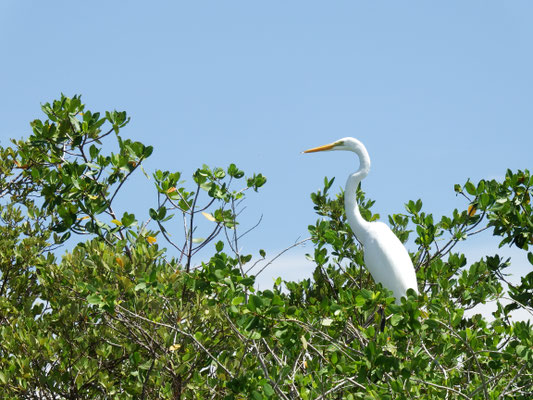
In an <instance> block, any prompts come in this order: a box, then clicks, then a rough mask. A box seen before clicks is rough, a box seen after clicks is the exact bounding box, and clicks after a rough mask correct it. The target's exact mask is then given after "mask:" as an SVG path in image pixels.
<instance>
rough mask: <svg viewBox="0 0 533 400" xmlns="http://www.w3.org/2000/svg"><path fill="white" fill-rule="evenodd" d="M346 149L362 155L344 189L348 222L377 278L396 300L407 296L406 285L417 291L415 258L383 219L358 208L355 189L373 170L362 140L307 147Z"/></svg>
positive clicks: (372, 272)
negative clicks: (371, 217)
mask: <svg viewBox="0 0 533 400" xmlns="http://www.w3.org/2000/svg"><path fill="white" fill-rule="evenodd" d="M329 150H345V151H352V152H354V153H355V154H357V155H358V156H359V163H360V165H359V169H358V170H357V171H356V172H354V173H353V174H351V175H350V176H349V177H348V181H347V182H346V189H345V190H344V208H345V211H346V218H347V219H348V224H349V225H350V227H351V228H352V231H353V232H354V233H355V236H356V238H357V240H358V241H359V242H360V243H361V244H362V245H363V252H364V260H365V265H366V268H367V269H368V271H369V272H370V274H371V275H372V277H373V278H374V280H375V281H376V282H379V283H381V284H382V285H383V286H384V287H386V288H387V289H389V290H390V291H392V293H393V294H394V297H395V298H396V303H398V304H399V303H400V299H401V298H402V297H407V289H413V290H414V291H415V292H417V293H418V287H417V283H416V273H415V269H414V267H413V262H412V261H411V257H409V253H408V252H407V250H406V249H405V247H404V245H403V244H402V242H400V240H399V239H398V238H397V237H396V235H395V234H394V233H393V232H392V231H391V229H390V228H389V227H388V226H387V225H386V224H384V223H382V222H368V221H366V220H365V219H364V218H363V217H362V216H361V213H360V212H359V206H358V205H357V199H356V193H357V185H358V184H359V182H361V180H362V179H364V178H365V177H366V176H367V175H368V172H369V171H370V157H369V155H368V152H367V151H366V148H365V146H364V145H363V143H361V142H360V141H359V140H357V139H354V138H351V137H347V138H344V139H340V140H337V141H336V142H333V143H331V144H327V145H324V146H320V147H315V148H312V149H309V150H306V151H304V153H314V152H318V151H329Z"/></svg>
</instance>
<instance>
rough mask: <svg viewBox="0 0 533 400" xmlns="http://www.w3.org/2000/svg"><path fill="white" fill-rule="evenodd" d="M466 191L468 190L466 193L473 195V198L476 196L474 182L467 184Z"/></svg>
mask: <svg viewBox="0 0 533 400" xmlns="http://www.w3.org/2000/svg"><path fill="white" fill-rule="evenodd" d="M465 189H466V191H467V192H468V194H469V195H472V196H475V195H476V187H475V185H474V184H473V183H472V182H470V181H467V182H466V183H465Z"/></svg>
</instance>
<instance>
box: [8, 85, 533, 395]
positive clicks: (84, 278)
mask: <svg viewBox="0 0 533 400" xmlns="http://www.w3.org/2000/svg"><path fill="white" fill-rule="evenodd" d="M43 111H44V112H45V114H46V120H45V121H40V120H36V121H34V122H32V124H31V125H32V130H33V133H32V135H31V136H30V137H29V139H28V140H21V141H16V142H14V147H13V148H10V147H7V148H0V153H1V154H0V155H1V157H0V198H1V199H2V203H1V204H0V218H1V223H0V268H1V269H0V386H1V387H2V393H3V395H4V396H5V397H6V398H71V399H72V398H80V399H81V398H91V399H93V398H101V399H104V398H105V399H107V398H117V399H119V398H120V399H122V398H183V399H203V398H222V399H248V398H252V399H293V398H297V399H333V398H335V399H337V398H338V399H340V398H343V399H372V398H374V399H393V398H435V399H441V398H472V399H474V398H475V399H477V398H481V399H496V398H502V399H504V398H509V399H511V398H513V399H527V398H530V397H531V394H532V393H531V387H532V383H533V382H532V375H531V374H532V370H533V368H532V367H533V351H532V348H533V343H532V337H533V335H532V327H531V323H530V322H513V320H512V318H511V317H510V312H511V311H513V310H517V309H522V310H528V311H529V312H531V311H532V308H533V307H532V304H531V298H532V296H531V294H532V290H533V288H532V284H533V277H532V276H533V275H532V273H529V274H527V275H526V276H524V277H523V278H522V281H521V284H520V285H517V286H513V285H510V284H507V283H506V282H505V276H506V275H505V269H506V268H507V267H508V266H509V260H503V259H502V258H501V257H500V256H498V255H487V256H486V257H483V258H482V259H480V260H477V261H475V262H471V261H469V260H467V259H466V258H465V256H464V255H463V254H460V253H456V252H454V251H453V250H454V247H455V245H456V244H457V243H458V242H459V241H463V240H469V238H470V237H471V236H473V235H475V234H478V233H479V232H481V231H483V230H489V229H490V230H492V232H493V234H494V235H497V236H499V237H500V238H501V245H505V244H509V245H513V246H517V247H519V248H521V249H523V250H524V251H529V245H531V244H533V224H532V213H531V206H530V200H529V199H530V196H531V191H532V189H531V187H532V186H533V178H531V177H530V174H529V172H528V171H518V172H516V173H514V172H512V171H508V172H507V175H506V178H505V180H504V182H496V181H481V182H479V183H478V184H477V185H476V184H474V183H472V182H470V181H468V182H467V183H466V184H465V185H464V186H461V185H457V186H456V188H455V190H456V192H457V193H458V194H461V195H463V196H464V197H465V199H466V204H465V209H464V210H454V211H453V212H452V213H451V215H450V216H443V217H441V218H440V219H438V218H435V217H434V216H433V215H432V214H430V213H428V212H426V211H424V210H423V204H422V201H421V200H418V201H409V202H408V203H407V204H406V211H405V212H406V213H405V214H395V215H392V216H390V217H389V223H390V225H391V227H392V228H393V230H394V231H395V232H396V234H397V235H398V237H399V238H400V239H401V240H402V241H404V242H405V241H407V240H408V239H409V237H410V236H411V239H412V243H415V244H416V246H417V248H416V249H415V252H413V253H412V257H413V260H414V262H415V265H416V269H417V275H418V280H419V289H420V292H421V294H420V295H419V296H416V295H415V293H414V292H413V291H411V292H410V293H409V298H408V299H404V300H403V301H402V304H401V305H396V304H395V303H394V299H393V298H392V297H391V293H390V292H389V291H388V290H386V289H385V288H383V287H381V286H380V285H377V286H376V285H375V284H374V283H373V280H372V278H371V276H370V275H369V274H368V272H367V271H366V269H365V268H364V261H363V253H362V249H361V247H360V245H359V243H358V242H357V240H356V239H355V238H354V235H353V233H352V232H351V229H350V227H349V226H348V225H347V223H346V218H345V215H344V209H343V194H342V193H341V194H340V195H337V196H334V197H333V198H331V197H330V196H329V192H330V191H331V188H332V186H333V179H331V180H330V179H325V181H324V188H323V190H321V191H319V192H317V193H313V194H312V195H311V198H312V201H313V203H314V208H315V210H316V212H317V214H318V215H319V216H320V219H319V220H317V221H316V223H314V224H313V225H310V226H309V231H310V233H311V241H312V242H313V244H314V249H313V252H311V254H309V255H308V258H310V259H312V260H314V262H315V263H316V269H315V271H314V274H313V279H306V280H303V281H301V282H284V281H282V279H281V278H278V279H277V280H276V282H275V284H274V286H273V288H272V289H269V290H263V291H259V290H256V289H255V287H254V282H255V276H253V275H249V274H248V273H247V271H251V270H252V268H253V267H254V266H256V264H257V263H259V262H265V263H266V264H265V266H263V267H262V269H261V270H260V271H262V270H263V269H264V268H266V267H267V266H268V262H269V261H267V260H265V258H266V253H265V252H264V251H263V250H260V252H259V255H260V258H259V259H258V260H257V261H255V262H252V261H253V257H252V255H248V254H241V253H240V252H239V244H238V242H239V240H240V239H241V237H242V236H243V235H241V234H240V233H239V229H240V226H239V224H238V221H237V215H238V213H239V204H241V202H242V201H244V200H245V199H246V195H247V194H248V193H249V192H250V189H252V190H253V191H257V190H258V189H260V188H261V186H263V185H264V184H265V182H266V179H265V177H264V176H263V175H261V174H259V173H257V174H253V175H251V176H248V177H246V176H245V173H244V171H241V170H239V169H238V168H237V166H236V165H235V164H230V165H229V167H227V168H225V169H223V168H212V167H208V166H206V165H204V166H202V167H201V168H199V169H197V170H196V171H195V172H194V173H193V175H192V179H191V181H190V184H187V182H186V181H185V180H184V179H183V177H182V174H181V173H180V172H170V171H159V170H156V171H155V172H153V174H152V176H153V180H154V184H155V193H156V195H157V203H156V204H154V205H153V206H152V207H151V208H150V209H149V210H147V215H148V217H149V220H148V221H146V222H141V221H139V220H138V219H137V218H138V217H137V216H135V215H134V214H132V213H131V210H118V209H116V205H115V202H114V199H115V198H116V195H117V194H118V193H119V191H120V189H121V188H122V187H124V185H125V183H126V181H127V180H128V178H129V177H130V176H131V175H132V174H133V173H134V172H135V171H136V170H137V169H140V168H142V162H143V161H144V159H146V158H147V157H149V156H150V154H151V153H152V148H151V147H150V146H145V145H144V144H141V143H138V142H132V141H130V140H128V139H123V138H122V136H120V134H121V130H122V128H123V127H124V126H125V125H126V124H127V122H128V121H129V119H128V117H127V115H126V113H125V112H116V111H115V112H107V113H105V114H102V115H105V116H101V115H100V114H99V113H92V112H90V111H87V110H85V106H84V105H83V104H82V103H81V100H80V98H79V97H73V98H67V97H64V96H62V98H61V100H59V101H54V102H53V103H52V104H48V103H47V104H45V105H44V106H43ZM108 140H113V142H114V143H115V145H116V146H117V148H118V152H117V153H112V152H107V150H106V149H107V148H108V147H109V144H105V143H104V142H105V141H108ZM357 196H358V200H359V203H360V208H361V213H362V215H363V216H364V217H365V218H366V219H367V220H377V219H378V218H379V215H377V214H374V213H372V210H371V207H372V205H373V201H372V200H369V199H367V198H366V196H365V194H364V193H363V192H362V190H361V188H358V193H357ZM199 219H200V221H202V223H201V224H199V223H198V221H199ZM205 226H207V228H205ZM204 231H205V232H204ZM71 234H74V235H72V236H70V235H71ZM80 234H83V235H85V236H79V235H80ZM69 237H70V239H69ZM74 239H76V240H77V243H76V245H75V246H74V247H73V249H72V250H71V251H64V252H63V253H62V257H61V259H58V258H56V255H58V254H59V247H58V246H59V245H60V244H61V243H64V242H65V241H67V240H70V241H73V240H74ZM162 243H165V244H166V245H168V246H169V249H166V248H164V247H162ZM208 246H209V247H208ZM203 248H204V249H212V254H211V256H210V257H206V258H205V259H204V260H203V262H202V263H201V264H200V265H194V264H193V261H194V260H196V259H194V260H193V256H195V255H197V254H198V251H199V250H201V249H203ZM528 254H529V260H530V262H531V263H532V264H533V255H531V254H532V253H531V252H529V253H528ZM254 270H255V269H254ZM258 273H260V272H258ZM506 288H508V293H507V295H508V296H509V297H510V298H511V302H510V303H509V304H507V305H505V306H504V305H502V304H501V300H502V298H503V297H504V296H505V295H506ZM489 301H494V302H496V305H497V310H496V311H495V312H494V314H493V315H492V317H491V318H490V319H489V318H487V316H483V315H480V314H474V312H475V307H476V306H477V305H480V304H484V303H486V302H489ZM382 307H384V315H385V318H387V321H386V324H385V330H384V331H383V332H382V331H381V330H380V322H381V321H380V318H381V317H380V314H379V313H378V310H379V309H380V308H382ZM472 309H474V312H473V311H472ZM467 311H469V312H467Z"/></svg>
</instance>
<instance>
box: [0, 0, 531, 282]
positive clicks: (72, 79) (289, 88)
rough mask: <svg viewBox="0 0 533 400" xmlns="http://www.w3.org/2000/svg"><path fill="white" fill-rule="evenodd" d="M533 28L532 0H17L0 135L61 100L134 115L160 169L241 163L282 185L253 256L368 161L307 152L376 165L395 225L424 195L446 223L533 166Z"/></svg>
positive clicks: (8, 25)
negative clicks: (338, 142) (330, 180)
mask: <svg viewBox="0 0 533 400" xmlns="http://www.w3.org/2000/svg"><path fill="white" fill-rule="evenodd" d="M532 16H533V3H531V2H530V1H518V0H516V1H512V2H510V1H508V2H502V1H468V2H464V1H446V2H429V1H403V2H377V1H375V2H371V1H336V2H318V1H290V2H286V1H269V2H250V1H203V2H191V1H188V2H184V1H166V2H165V1H158V2H150V3H148V2H140V1H128V2H110V1H105V2H104V1H91V2H70V1H51V2H21V1H14V0H6V1H3V2H1V3H0V32H1V35H0V48H1V54H2V56H3V57H2V62H1V63H0V93H1V95H0V119H1V121H2V129H0V140H1V144H2V145H6V144H7V140H8V138H10V137H17V138H20V137H22V136H27V135H28V133H29V125H28V122H29V121H30V120H32V119H34V118H36V117H40V116H41V113H40V108H39V105H40V103H44V102H46V101H50V100H53V99H55V98H57V97H58V96H59V95H60V93H61V92H63V93H65V94H67V95H72V94H76V93H78V94H82V95H83V100H84V101H85V103H86V104H87V105H88V108H90V109H92V110H101V111H103V110H106V109H119V110H127V111H128V113H129V114H130V115H131V117H132V122H131V124H130V125H129V126H128V128H127V129H126V130H125V131H124V135H127V136H130V137H132V138H134V139H135V140H140V141H142V142H144V143H146V144H151V145H153V146H154V147H155V151H154V154H153V156H152V158H151V160H150V161H149V162H148V164H147V165H146V167H147V169H148V170H149V171H153V170H154V169H157V168H159V169H169V170H177V171H182V172H184V173H185V174H186V175H189V174H190V173H191V172H192V171H194V169H196V167H198V166H200V165H201V164H203V163H207V164H209V165H212V166H214V165H216V166H227V165H228V164H229V163H231V162H234V163H236V164H237V165H238V166H239V167H240V168H242V169H244V170H245V171H247V172H254V171H255V172H262V173H263V174H264V175H266V176H267V178H268V183H267V185H266V186H265V187H264V189H263V190H262V191H261V192H260V193H259V194H257V195H256V194H252V195H251V196H250V201H249V202H248V203H247V209H246V210H245V212H244V214H243V225H244V228H245V227H246V226H250V225H253V224H254V223H255V221H257V220H258V218H259V217H260V216H261V215H263V221H262V223H261V225H260V226H259V227H258V228H257V229H256V230H254V231H253V232H252V233H251V234H249V235H248V236H247V237H246V240H244V243H242V245H243V247H244V251H247V250H248V251H254V252H255V251H256V250H257V249H258V248H264V249H266V250H268V251H269V253H271V254H274V253H275V251H277V250H280V249H283V248H285V247H287V246H289V245H290V244H292V243H293V242H294V241H295V240H297V239H298V238H303V237H305V236H306V235H307V232H306V228H307V225H308V224H310V223H313V222H314V221H315V220H316V217H315V215H314V214H313V209H312V203H311V201H310V199H309V193H310V192H311V191H314V190H316V189H318V188H319V187H321V185H322V181H323V177H324V176H329V177H332V176H335V177H337V180H336V183H335V186H334V188H335V190H339V188H340V187H341V186H343V185H344V182H345V179H346V176H347V174H348V173H349V172H351V171H353V170H355V169H356V168H357V161H356V159H355V158H354V156H353V155H352V154H348V153H346V154H345V153H340V152H335V153H329V154H327V153H325V154H316V155H302V154H300V152H301V151H302V150H304V149H306V148H309V147H313V146H316V145H320V144H325V143H328V142H331V141H333V140H335V139H338V138H341V137H344V136H354V137H357V138H358V139H360V140H361V141H363V142H364V143H365V144H366V146H367V148H368V150H369V152H370V156H371V159H372V170H371V173H370V175H369V177H368V178H367V179H366V180H365V182H364V189H365V190H366V192H367V193H368V195H369V196H370V197H372V198H373V199H375V200H376V205H375V209H376V210H377V211H378V212H379V213H380V214H381V215H382V216H386V215H388V214H390V213H395V212H402V211H403V209H404V207H403V204H404V203H405V202H407V201H408V200H409V199H417V198H422V199H423V201H424V204H425V208H426V210H427V211H429V212H433V213H435V214H436V215H438V216H440V215H442V214H448V213H450V212H451V211H452V210H453V208H455V207H463V206H464V203H463V202H462V201H461V200H460V199H458V198H456V196H455V194H454V192H453V184H455V183H463V182H465V181H466V179H468V178H471V179H472V180H474V181H475V180H479V179H481V178H494V177H502V176H503V175H504V174H505V170H506V169H507V168H511V169H518V168H520V169H524V168H531V160H532V156H531V149H532V148H533V135H532V129H531V128H532V125H533V112H532V110H533V90H532V89H533V73H532V71H533V51H532V42H533V24H531V18H532ZM150 185H151V183H150V182H146V181H145V180H144V179H141V178H140V179H138V180H135V181H134V182H132V185H131V186H130V187H128V189H127V191H126V192H125V195H124V198H123V199H122V201H123V204H124V206H125V207H135V208H136V209H137V210H138V213H139V215H140V216H141V217H142V214H143V213H145V214H144V215H147V213H146V212H145V211H144V210H146V209H147V208H148V207H149V206H151V205H153V204H154V203H155V201H156V197H155V193H153V194H152V193H151V192H150V189H149V188H150ZM487 240H489V239H487ZM484 243H485V242H479V241H477V242H476V246H481V247H483V246H485V244H484ZM487 243H489V242H487ZM487 246H488V244H487ZM305 251H309V249H303V250H298V251H296V253H293V254H294V258H295V259H301V258H302V253H304V252H305ZM494 251H496V250H495V249H494ZM291 262H292V261H291ZM283 268H284V267H283ZM283 268H281V269H280V271H283ZM298 273H300V272H298Z"/></svg>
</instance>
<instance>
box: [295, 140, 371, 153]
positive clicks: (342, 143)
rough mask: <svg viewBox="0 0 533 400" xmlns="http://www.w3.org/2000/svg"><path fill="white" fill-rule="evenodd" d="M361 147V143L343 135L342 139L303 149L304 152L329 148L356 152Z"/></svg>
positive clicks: (314, 151) (327, 149) (328, 149)
mask: <svg viewBox="0 0 533 400" xmlns="http://www.w3.org/2000/svg"><path fill="white" fill-rule="evenodd" d="M361 148H363V149H364V146H363V144H362V143H361V142H360V141H359V140H357V139H354V138H352V137H345V138H343V139H339V140H336V141H335V142H333V143H330V144H325V145H324V146H318V147H313V148H312V149H309V150H305V151H304V153H316V152H317V151H330V150H345V151H354V152H357V151H358V150H359V149H361Z"/></svg>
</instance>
